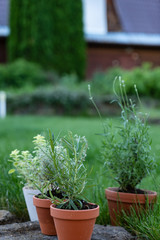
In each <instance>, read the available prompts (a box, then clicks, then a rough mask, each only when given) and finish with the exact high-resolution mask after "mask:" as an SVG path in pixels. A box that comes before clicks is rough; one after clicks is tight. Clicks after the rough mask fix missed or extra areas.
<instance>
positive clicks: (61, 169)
mask: <svg viewBox="0 0 160 240" xmlns="http://www.w3.org/2000/svg"><path fill="white" fill-rule="evenodd" d="M50 146H51V156H52V159H53V166H54V169H55V170H56V174H55V181H56V183H57V185H58V186H59V188H60V190H61V191H62V192H65V193H64V199H65V201H62V200H60V199H58V198H55V197H54V196H52V201H53V202H54V203H55V204H56V205H57V207H58V208H64V209H74V210H78V209H81V208H82V205H83V201H82V200H81V197H82V193H83V190H84V188H85V186H86V183H87V181H86V179H87V170H86V167H85V166H84V161H85V158H86V152H87V148H88V143H87V140H86V138H85V137H84V136H83V137H80V136H78V135H77V134H75V135H73V134H72V132H68V134H67V136H65V137H63V138H61V139H59V141H58V142H57V144H56V145H55V143H54V139H53V138H52V135H51V134H50Z"/></svg>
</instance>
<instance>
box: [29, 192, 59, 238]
mask: <svg viewBox="0 0 160 240" xmlns="http://www.w3.org/2000/svg"><path fill="white" fill-rule="evenodd" d="M52 194H53V196H57V197H59V198H62V197H63V195H62V193H60V192H59V191H57V189H53V190H52ZM46 195H47V196H48V197H50V194H49V191H48V192H47V194H46ZM33 204H34V205H35V206H36V210H37V215H38V219H39V224H40V228H41V232H42V233H43V234H45V235H51V236H54V235H57V234H56V229H55V225H54V221H53V218H52V217H51V215H50V205H51V204H52V202H51V201H50V200H49V199H44V197H43V196H42V195H41V194H38V195H36V196H34V197H33Z"/></svg>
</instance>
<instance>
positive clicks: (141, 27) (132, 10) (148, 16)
mask: <svg viewBox="0 0 160 240" xmlns="http://www.w3.org/2000/svg"><path fill="white" fill-rule="evenodd" d="M114 3H115V8H116V10H117V14H118V16H119V19H120V22H121V25H122V28H123V31H124V32H130V33H131V32H132V33H159V34H160V0H114Z"/></svg>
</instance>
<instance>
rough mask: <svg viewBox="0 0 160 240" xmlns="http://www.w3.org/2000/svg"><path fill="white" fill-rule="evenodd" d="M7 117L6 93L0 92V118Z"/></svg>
mask: <svg viewBox="0 0 160 240" xmlns="http://www.w3.org/2000/svg"><path fill="white" fill-rule="evenodd" d="M5 117H6V93H5V92H3V91H0V118H5Z"/></svg>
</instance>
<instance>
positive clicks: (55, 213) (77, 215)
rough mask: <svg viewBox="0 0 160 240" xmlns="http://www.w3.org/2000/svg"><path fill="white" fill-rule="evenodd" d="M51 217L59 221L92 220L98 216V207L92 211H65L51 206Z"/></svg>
mask: <svg viewBox="0 0 160 240" xmlns="http://www.w3.org/2000/svg"><path fill="white" fill-rule="evenodd" d="M50 213H51V216H52V217H54V218H60V219H68V220H69V219H71V220H83V219H92V218H97V217H98V216H99V205H97V207H96V208H93V209H87V210H65V209H59V208H56V207H54V205H53V204H52V205H51V206H50Z"/></svg>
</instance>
